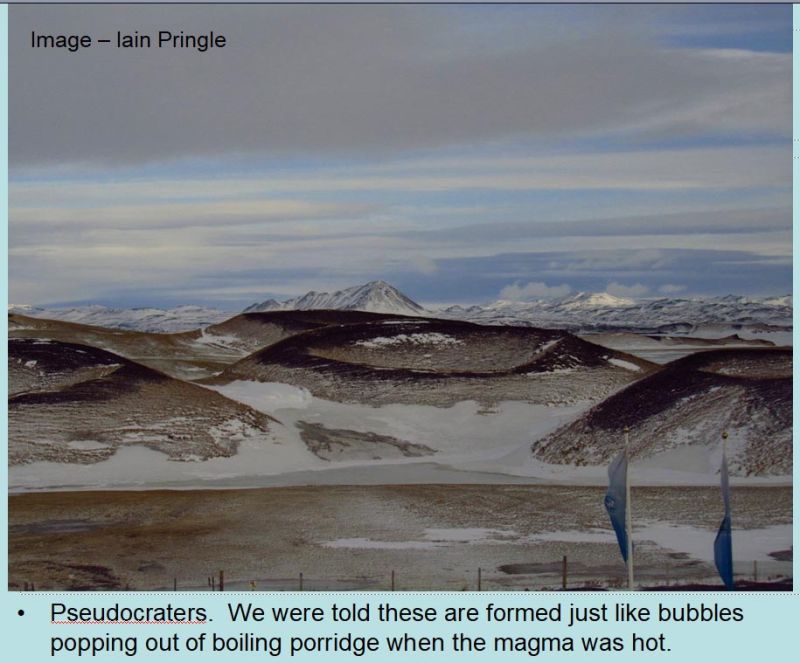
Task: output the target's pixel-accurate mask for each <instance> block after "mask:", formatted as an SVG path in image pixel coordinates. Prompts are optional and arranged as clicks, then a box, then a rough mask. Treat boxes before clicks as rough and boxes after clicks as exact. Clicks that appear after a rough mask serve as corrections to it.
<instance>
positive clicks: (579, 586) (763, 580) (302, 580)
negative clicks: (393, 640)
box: [10, 555, 792, 592]
mask: <svg viewBox="0 0 800 663" xmlns="http://www.w3.org/2000/svg"><path fill="white" fill-rule="evenodd" d="M511 566H513V567H514V568H508V569H505V570H504V571H501V570H499V569H491V570H487V569H484V568H481V567H478V568H477V569H473V570H471V571H465V572H464V573H461V574H457V575H453V574H449V575H448V574H447V573H445V572H442V573H441V574H439V575H437V577H436V578H435V579H432V578H431V577H430V576H429V575H428V576H421V575H415V574H414V571H413V570H411V569H407V570H403V571H398V570H396V569H388V570H387V571H386V573H385V574H380V575H363V576H359V577H355V578H354V577H344V578H335V577H333V578H331V577H317V576H308V575H306V574H305V573H303V572H298V573H297V575H296V576H294V577H283V578H274V577H273V578H270V577H258V578H234V577H232V576H230V575H229V573H228V572H227V571H226V570H225V569H220V570H218V571H216V572H214V573H212V574H210V575H208V576H207V577H206V578H205V580H204V581H203V582H200V583H193V582H191V581H190V580H187V579H181V580H179V579H178V578H177V577H173V578H171V579H170V580H169V581H166V582H164V583H163V584H158V585H152V583H148V586H147V587H138V586H137V587H132V586H131V585H130V584H125V585H124V586H121V587H118V588H116V589H124V590H151V591H169V590H172V591H212V592H213V591H301V592H302V591H348V590H351V591H352V590H360V591H404V590H416V591H425V590H441V591H479V592H480V591H587V590H596V591H603V590H616V589H626V587H627V576H626V573H625V569H624V567H623V566H622V564H619V565H618V568H617V567H607V566H596V567H591V566H586V565H583V564H579V563H572V564H571V563H570V560H569V559H568V557H567V556H566V555H565V556H563V557H562V559H561V560H559V561H557V562H552V563H549V564H528V565H524V564H521V565H511ZM500 568H501V569H502V568H503V567H500ZM487 571H488V572H487ZM734 572H735V573H734V578H735V581H736V582H737V583H738V588H739V589H743V590H746V589H759V590H764V589H780V590H785V591H791V590H792V562H791V561H789V560H783V561H752V562H736V563H735V564H734ZM636 586H637V589H643V590H663V591H670V590H676V591H677V590H687V589H707V590H714V589H720V590H721V589H723V587H722V583H721V581H720V580H719V578H718V576H717V575H716V572H715V571H714V569H713V567H712V566H710V565H707V564H702V563H697V564H696V565H695V562H690V563H689V564H688V565H687V563H685V562H684V563H681V564H676V565H675V566H669V565H664V566H662V567H661V568H660V569H653V568H650V569H644V570H643V571H642V573H639V574H637V578H636ZM37 588H38V589H48V590H50V589H60V588H58V587H45V586H43V585H42V584H41V583H36V582H34V581H24V582H23V584H22V586H21V587H14V586H12V587H10V589H12V590H13V589H21V590H22V591H36V590H37Z"/></svg>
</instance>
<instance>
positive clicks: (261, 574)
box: [9, 485, 792, 590]
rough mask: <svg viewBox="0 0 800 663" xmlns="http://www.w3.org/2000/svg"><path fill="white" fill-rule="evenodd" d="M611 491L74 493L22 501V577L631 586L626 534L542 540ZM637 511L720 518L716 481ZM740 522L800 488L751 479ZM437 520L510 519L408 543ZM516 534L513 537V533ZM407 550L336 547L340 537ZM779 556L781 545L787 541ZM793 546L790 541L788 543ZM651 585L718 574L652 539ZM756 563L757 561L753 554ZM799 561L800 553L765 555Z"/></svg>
mask: <svg viewBox="0 0 800 663" xmlns="http://www.w3.org/2000/svg"><path fill="white" fill-rule="evenodd" d="M603 492H604V491H603V489H602V488H589V487H559V486H525V485H492V486H486V485H481V486H476V485H458V486H456V485H423V486H309V487H292V488H266V489H256V490H222V491H218V490H204V491H141V492H133V491H127V492H122V491H119V492H71V493H70V492H62V493H36V494H25V495H15V496H11V497H10V498H9V522H10V537H9V588H10V589H12V590H13V589H21V588H22V587H23V586H24V583H34V584H35V587H36V589H37V590H44V589H123V588H125V587H126V586H128V587H130V588H131V589H171V588H172V584H173V579H175V580H176V581H177V585H178V588H179V589H195V590H205V589H207V578H208V577H209V576H210V575H215V574H217V573H218V571H219V570H220V569H224V570H225V576H226V579H227V582H226V587H227V588H228V589H247V588H249V587H250V583H251V581H255V583H256V587H257V588H258V589H261V590H268V589H296V588H297V586H298V577H299V573H301V572H302V573H303V574H304V588H305V589H387V588H388V586H389V578H390V575H391V571H392V570H394V571H395V572H396V579H397V588H398V589H447V590H461V589H474V588H475V582H476V577H477V569H478V567H481V569H482V576H483V589H527V588H530V589H540V588H543V587H552V588H558V587H560V574H561V559H562V556H563V555H567V556H568V558H569V572H570V586H571V587H574V588H583V587H597V588H602V587H613V586H619V585H620V584H621V582H622V579H623V576H624V568H623V566H622V563H621V561H620V558H619V554H618V551H617V549H616V544H613V543H606V542H581V543H567V542H563V541H548V542H537V543H531V542H530V541H529V540H528V541H526V540H524V537H526V536H529V535H532V534H536V533H541V532H548V531H560V530H569V531H572V530H577V531H587V530H600V529H602V530H606V531H607V530H608V522H607V518H606V515H605V511H604V509H603V507H602V496H603ZM633 499H634V501H635V508H636V511H635V513H636V517H637V519H640V520H641V521H642V522H644V521H662V522H670V523H675V524H681V525H692V526H694V527H698V528H702V529H707V530H708V534H709V546H711V542H712V541H713V536H714V532H715V529H716V526H717V524H718V520H719V516H720V500H719V491H718V489H716V488H640V489H635V490H634V495H633ZM733 511H734V514H735V516H734V517H735V522H734V526H735V528H736V529H738V530H740V531H741V530H744V529H748V528H753V527H761V526H765V525H769V524H779V523H791V522H792V491H791V488H789V487H783V488H742V489H735V490H734V494H733ZM429 528H492V529H497V530H501V532H500V533H498V534H496V535H494V536H493V537H492V538H493V539H495V540H494V541H491V542H486V541H484V542H475V543H471V544H470V543H456V544H453V543H450V544H446V545H443V546H440V547H419V546H418V547H409V546H408V542H420V541H425V537H426V530H428V529H429ZM509 532H513V533H514V534H510V533H509ZM351 538H352V539H368V540H370V541H381V542H390V543H389V545H390V546H391V545H392V543H391V542H394V544H395V547H388V548H387V547H386V546H385V545H384V547H381V548H369V547H367V548H363V547H362V548H331V547H326V546H324V545H323V544H324V543H325V542H329V541H333V540H340V539H351ZM776 552H778V551H776ZM784 557H785V551H784ZM637 565H638V576H639V578H640V579H641V582H642V583H643V584H646V585H651V586H652V585H657V584H664V583H669V582H673V583H674V582H681V583H684V584H685V583H687V582H695V583H698V582H707V583H712V584H714V583H716V582H717V581H716V580H715V578H714V576H715V573H714V570H713V567H711V566H710V565H709V564H706V563H703V562H699V561H697V560H694V559H691V558H689V557H688V556H687V555H685V554H682V553H676V552H674V551H670V550H666V549H663V548H660V547H658V546H656V545H654V544H652V543H648V542H646V541H640V542H638V544H637ZM748 568H749V565H748ZM760 569H761V579H764V578H765V576H766V575H767V574H770V573H772V574H778V573H786V574H790V573H791V562H790V561H788V562H787V561H783V562H779V561H775V562H773V563H763V564H761V563H760Z"/></svg>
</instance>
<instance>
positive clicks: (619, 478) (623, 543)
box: [605, 451, 628, 563]
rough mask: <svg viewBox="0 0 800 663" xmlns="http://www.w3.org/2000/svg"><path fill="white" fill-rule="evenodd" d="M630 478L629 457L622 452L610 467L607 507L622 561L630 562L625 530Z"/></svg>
mask: <svg viewBox="0 0 800 663" xmlns="http://www.w3.org/2000/svg"><path fill="white" fill-rule="evenodd" d="M627 478H628V456H627V454H626V453H625V452H624V451H622V452H620V454H619V455H618V456H617V457H616V458H614V460H612V461H611V465H609V466H608V492H607V493H606V499H605V505H606V511H608V517H609V518H611V525H612V526H613V527H614V531H615V532H616V533H617V542H618V543H619V549H620V552H622V559H624V560H625V562H626V563H627V561H628V532H627V530H626V528H625V509H626V508H627V507H628V505H627V498H626V495H625V492H626V491H625V485H626V483H627Z"/></svg>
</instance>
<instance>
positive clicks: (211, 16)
mask: <svg viewBox="0 0 800 663" xmlns="http://www.w3.org/2000/svg"><path fill="white" fill-rule="evenodd" d="M790 19H791V14H790V8H788V7H779V6H768V7H742V8H735V7H697V8H693V7H655V6H638V7H613V6H604V7H584V6H573V7H552V6H551V7H532V6H528V7H419V6H408V7H363V6H349V7H318V6H317V7H281V6H237V7H217V6H203V7H200V6H195V7H190V8H187V7H183V8H181V7H155V6H151V7H132V6H126V7H113V8H111V7H88V6H79V7H75V6H73V7H52V6H50V7H30V6H28V7H23V6H13V7H12V8H11V21H12V23H11V28H12V29H11V30H10V35H11V51H10V86H11V89H12V90H14V94H12V95H10V109H9V113H10V128H11V131H10V146H9V151H10V160H11V166H12V173H11V175H12V185H11V215H10V275H11V276H10V290H11V292H10V297H11V300H12V301H17V302H31V303H53V302H76V301H98V302H99V301H102V302H104V303H115V304H120V305H126V304H175V303H183V302H188V301H191V302H203V303H214V304H218V305H223V306H229V307H231V308H236V307H238V306H240V305H242V304H245V303H249V302H251V301H253V300H255V299H261V298H264V297H266V296H272V295H287V296H288V295H293V294H298V293H300V292H303V291H304V290H306V289H309V288H315V289H324V288H325V289H326V288H336V287H341V286H347V285H352V284H353V283H356V282H360V281H364V280H368V279H372V278H387V279H389V280H392V281H393V282H394V283H396V284H397V285H398V286H400V287H401V288H405V289H406V290H408V291H409V294H410V295H412V296H414V297H416V298H418V299H420V300H423V301H462V302H464V301H480V300H485V299H492V298H495V297H497V296H500V294H501V293H504V294H505V295H508V294H509V293H512V294H514V296H516V297H522V296H548V295H552V296H555V295H557V294H559V293H563V292H565V291H571V290H575V289H589V290H604V289H609V290H615V291H617V292H619V293H626V292H627V293H628V294H635V295H637V296H656V295H659V294H675V293H684V294H694V293H723V292H741V293H753V294H776V293H784V292H788V291H790V290H791V280H790V279H791V220H790V219H791V213H790V207H791V182H790V175H791V149H790V146H791V130H790V128H791V56H790V54H789V52H788V49H789V47H790V45H791V22H790ZM32 29H35V30H37V31H40V32H66V33H71V32H89V33H91V34H92V35H93V36H95V37H98V36H99V37H106V38H114V36H115V32H116V30H118V29H119V30H123V31H133V30H134V29H135V30H138V31H139V32H140V33H143V32H153V31H155V30H158V29H173V30H175V31H177V30H180V29H183V30H185V31H194V30H196V31H207V30H210V29H213V30H215V31H216V32H219V33H224V34H225V35H226V37H227V38H228V42H229V44H230V45H229V46H228V47H227V48H225V49H224V50H222V51H218V52H208V53H194V52H180V51H176V52H173V51H163V50H162V51H159V50H153V51H137V52H131V51H127V52H117V51H116V50H114V49H107V48H106V49H103V50H100V49H99V48H97V49H91V50H89V51H87V52H79V53H76V54H67V53H63V52H60V53H55V52H51V51H45V50H34V49H31V48H29V42H28V40H29V35H30V31H31V30H32ZM642 252H645V253H644V254H642ZM648 252H649V253H648ZM627 254H630V255H640V256H641V255H645V256H650V258H651V259H652V264H647V265H645V267H644V268H642V269H638V270H637V269H633V268H631V267H630V265H626V261H625V259H624V256H625V255H627ZM510 256H513V257H510ZM593 256H594V257H593ZM653 256H657V258H653ZM554 264H558V265H562V266H561V267H559V268H557V269H556V268H553V267H551V265H554ZM592 264H594V265H595V266H594V267H592V266H591V265H592ZM597 264H603V265H604V267H603V268H602V269H599V268H597V267H596V265H597ZM563 265H567V266H568V268H567V269H565V268H564V267H563ZM732 265H734V266H735V267H731V266H732ZM514 288H516V290H515V289H514Z"/></svg>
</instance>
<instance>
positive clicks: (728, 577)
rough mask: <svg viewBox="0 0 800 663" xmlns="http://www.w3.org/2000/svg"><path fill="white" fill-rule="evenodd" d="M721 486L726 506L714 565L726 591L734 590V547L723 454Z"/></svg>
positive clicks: (716, 545) (723, 455) (718, 535)
mask: <svg viewBox="0 0 800 663" xmlns="http://www.w3.org/2000/svg"><path fill="white" fill-rule="evenodd" d="M719 476H720V486H721V488H722V503H723V504H724V506H725V515H724V517H723V518H722V522H721V523H720V526H719V531H718V532H717V538H716V539H714V564H716V566H717V571H719V577H720V578H722V582H724V583H725V588H726V589H733V588H734V587H733V545H732V542H731V491H730V487H729V486H728V459H727V457H726V454H725V452H724V451H723V452H722V464H721V465H720V468H719Z"/></svg>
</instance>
